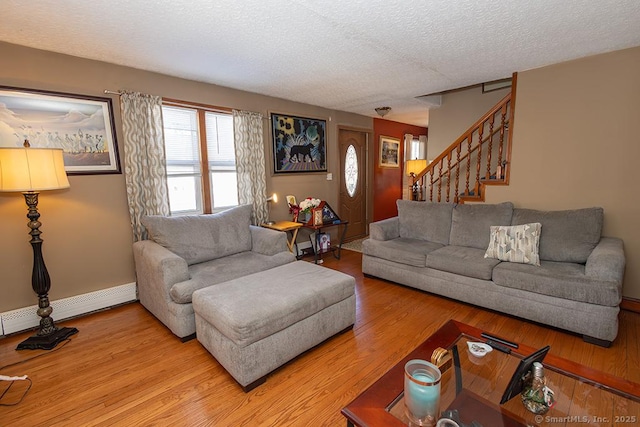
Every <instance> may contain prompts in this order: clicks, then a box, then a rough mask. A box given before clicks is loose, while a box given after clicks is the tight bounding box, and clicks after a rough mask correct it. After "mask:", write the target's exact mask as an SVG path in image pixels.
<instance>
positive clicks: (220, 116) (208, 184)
mask: <svg viewBox="0 0 640 427" xmlns="http://www.w3.org/2000/svg"><path fill="white" fill-rule="evenodd" d="M162 115H163V122H164V144H165V153H166V162H167V182H168V187H169V205H170V208H171V214H172V215H186V214H198V213H211V212H215V211H218V210H222V209H225V208H228V207H231V206H237V205H238V189H237V188H238V185H237V174H236V158H235V149H234V145H233V117H232V116H231V114H228V113H221V112H214V111H208V110H206V109H203V108H200V107H198V108H196V107H186V106H178V105H173V104H166V103H165V105H163V107H162ZM203 171H205V172H204V173H203Z"/></svg>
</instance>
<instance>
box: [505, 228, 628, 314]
mask: <svg viewBox="0 0 640 427" xmlns="http://www.w3.org/2000/svg"><path fill="white" fill-rule="evenodd" d="M543 229H544V226H543ZM493 282H494V283H495V284H497V285H499V286H504V287H508V288H513V289H522V290H525V291H529V292H535V293H538V294H543V295H549V296H552V297H557V298H563V299H567V300H572V301H581V302H586V303H590V304H597V305H604V306H609V307H615V306H617V305H618V304H620V301H621V299H622V287H621V285H620V283H619V282H616V281H608V280H598V279H594V278H592V277H588V276H585V266H584V265H582V264H577V263H570V262H553V261H541V262H540V267H534V266H533V265H527V264H513V263H509V262H503V263H501V264H500V265H498V266H496V267H495V268H494V269H493Z"/></svg>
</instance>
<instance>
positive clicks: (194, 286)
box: [169, 251, 295, 304]
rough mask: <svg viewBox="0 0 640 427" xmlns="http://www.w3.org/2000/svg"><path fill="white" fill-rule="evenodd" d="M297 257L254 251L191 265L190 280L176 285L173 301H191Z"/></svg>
mask: <svg viewBox="0 0 640 427" xmlns="http://www.w3.org/2000/svg"><path fill="white" fill-rule="evenodd" d="M294 261H295V257H294V256H293V254H292V253H291V252H289V251H286V252H278V253H277V254H275V255H264V254H260V253H257V252H253V251H244V252H240V253H237V254H233V255H229V256H226V257H222V258H216V259H214V260H211V261H207V262H201V263H199V264H193V265H191V266H189V275H190V279H189V280H185V281H184V282H178V283H175V284H174V285H173V286H171V289H169V295H170V296H171V299H172V300H173V301H174V302H176V303H178V304H188V303H190V302H191V298H192V296H193V292H195V291H196V290H198V289H202V288H206V287H208V286H212V285H217V284H219V283H223V282H226V281H228V280H232V279H237V278H238V277H242V276H246V275H247V274H253V273H257V272H259V271H264V270H269V269H271V268H274V267H278V266H280V265H284V264H288V263H290V262H294Z"/></svg>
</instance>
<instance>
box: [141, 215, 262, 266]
mask: <svg viewBox="0 0 640 427" xmlns="http://www.w3.org/2000/svg"><path fill="white" fill-rule="evenodd" d="M142 224H143V225H144V226H145V227H146V228H147V231H148V233H149V237H150V239H151V240H153V241H155V242H156V243H158V244H159V245H161V246H164V247H165V248H167V249H169V250H170V251H171V252H173V253H175V254H176V255H178V256H180V257H182V258H184V259H185V261H187V264H189V265H192V264H196V263H199V262H204V261H209V260H212V259H216V258H220V257H223V256H227V255H233V254H236V253H239V252H243V251H250V250H251V231H250V230H249V225H250V224H251V205H243V206H238V207H235V208H231V209H228V210H226V211H223V212H220V213H217V214H211V215H188V216H176V217H165V216H159V215H150V216H145V217H143V218H142Z"/></svg>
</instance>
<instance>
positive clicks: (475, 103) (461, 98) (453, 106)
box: [427, 86, 509, 159]
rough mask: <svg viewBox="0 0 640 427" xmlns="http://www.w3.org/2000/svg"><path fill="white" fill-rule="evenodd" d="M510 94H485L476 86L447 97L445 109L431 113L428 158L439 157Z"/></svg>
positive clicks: (446, 95)
mask: <svg viewBox="0 0 640 427" xmlns="http://www.w3.org/2000/svg"><path fill="white" fill-rule="evenodd" d="M508 93H509V89H500V90H496V91H493V92H488V93H482V87H481V86H476V87H473V88H469V89H465V90H457V91H453V92H449V93H447V94H445V95H443V96H442V106H440V107H439V108H435V109H431V110H429V142H428V143H427V158H428V159H435V158H436V157H438V156H439V155H440V153H442V152H443V151H444V150H445V149H446V148H447V147H449V145H451V144H452V143H453V142H454V141H455V140H456V139H458V137H460V136H461V135H462V134H463V133H464V132H466V131H467V129H469V128H470V127H471V125H473V124H474V123H475V122H476V121H477V120H478V119H479V118H480V117H482V115H483V114H484V113H486V112H487V111H489V109H491V107H493V106H494V105H496V104H497V103H498V101H500V100H501V99H502V98H504V97H505V96H506V95H507V94H508Z"/></svg>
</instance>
